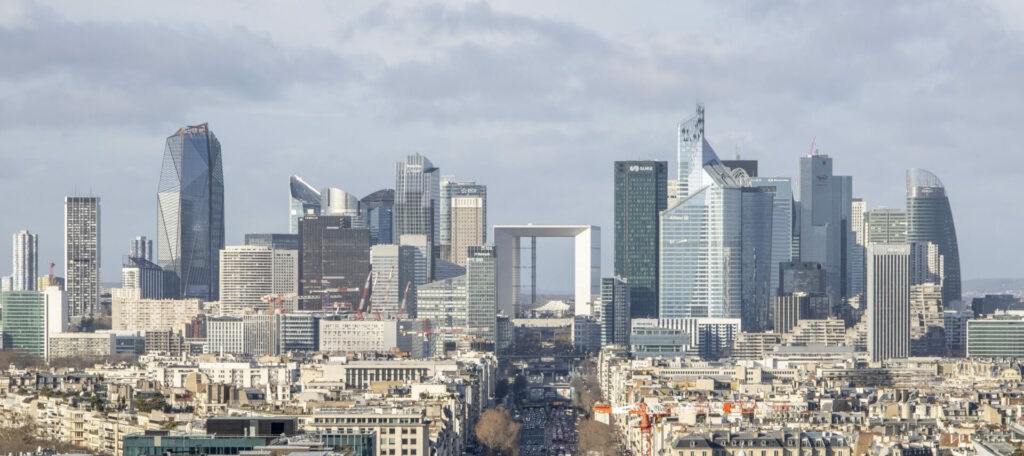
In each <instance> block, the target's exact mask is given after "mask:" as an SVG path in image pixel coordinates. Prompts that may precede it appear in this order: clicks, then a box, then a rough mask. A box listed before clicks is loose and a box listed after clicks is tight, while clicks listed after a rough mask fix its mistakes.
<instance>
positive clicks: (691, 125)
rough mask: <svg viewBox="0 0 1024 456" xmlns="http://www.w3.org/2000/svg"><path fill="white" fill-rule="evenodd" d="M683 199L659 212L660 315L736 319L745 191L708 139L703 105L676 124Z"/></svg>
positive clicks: (739, 306)
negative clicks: (743, 193) (685, 119)
mask: <svg viewBox="0 0 1024 456" xmlns="http://www.w3.org/2000/svg"><path fill="white" fill-rule="evenodd" d="M678 138H679V150H678V157H679V169H678V186H677V189H678V190H677V192H678V194H679V203H678V204H676V205H675V206H673V207H669V208H668V209H666V210H665V211H663V212H662V213H661V218H660V227H659V236H660V241H659V242H660V253H661V254H660V258H659V265H658V271H659V274H660V278H659V280H658V286H659V293H658V299H659V305H658V312H659V316H660V317H661V318H677V317H729V318H738V317H739V316H740V313H741V312H740V310H741V307H742V306H741V298H742V297H741V286H742V283H741V282H742V277H743V276H742V272H743V268H742V255H741V250H742V233H741V219H742V190H741V185H742V184H743V182H742V181H741V180H740V179H737V178H736V177H735V176H734V175H733V174H732V173H730V172H729V170H728V169H727V168H726V167H725V166H724V165H722V162H721V161H720V160H719V159H718V157H717V156H716V155H715V152H714V150H713V149H712V148H711V145H710V144H708V142H707V140H706V139H705V138H704V108H703V107H701V106H698V107H697V115H696V116H694V117H693V118H691V119H690V120H688V121H685V122H682V123H680V124H679V126H678Z"/></svg>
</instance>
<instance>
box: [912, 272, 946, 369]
mask: <svg viewBox="0 0 1024 456" xmlns="http://www.w3.org/2000/svg"><path fill="white" fill-rule="evenodd" d="M911 262H913V261H911ZM943 312H944V310H943V308H942V285H941V284H939V283H921V284H916V285H913V284H912V285H910V355H911V356H944V355H945V354H946V335H945V329H944V328H945V321H944V315H943Z"/></svg>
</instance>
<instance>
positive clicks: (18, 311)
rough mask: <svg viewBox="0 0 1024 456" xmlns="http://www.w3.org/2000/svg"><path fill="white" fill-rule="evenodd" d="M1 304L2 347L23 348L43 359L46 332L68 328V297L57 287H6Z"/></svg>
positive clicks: (45, 348)
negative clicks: (16, 289)
mask: <svg viewBox="0 0 1024 456" xmlns="http://www.w3.org/2000/svg"><path fill="white" fill-rule="evenodd" d="M0 303H2V304H3V309H2V316H3V348H4V349H5V350H10V349H17V350H22V351H25V352H28V353H31V354H34V355H37V356H41V357H43V358H44V359H46V358H47V357H48V356H49V336H50V335H51V334H58V333H62V332H65V331H67V329H68V307H67V299H66V296H65V295H64V293H63V292H62V291H60V290H59V289H57V287H50V288H47V289H46V290H45V291H43V292H40V291H8V292H4V293H3V294H0Z"/></svg>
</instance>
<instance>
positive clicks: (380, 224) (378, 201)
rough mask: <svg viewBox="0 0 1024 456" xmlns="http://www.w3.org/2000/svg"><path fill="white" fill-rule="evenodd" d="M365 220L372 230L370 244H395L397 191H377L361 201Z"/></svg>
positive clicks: (361, 209)
mask: <svg viewBox="0 0 1024 456" xmlns="http://www.w3.org/2000/svg"><path fill="white" fill-rule="evenodd" d="M359 208H360V211H362V215H363V219H364V220H366V225H367V226H368V227H369V228H370V244H371V245H377V244H395V243H396V242H395V233H394V229H393V226H394V215H393V214H394V210H395V191H394V190H392V189H390V188H386V189H384V190H377V191H375V192H373V193H371V194H369V195H366V196H365V197H363V199H362V200H360V201H359Z"/></svg>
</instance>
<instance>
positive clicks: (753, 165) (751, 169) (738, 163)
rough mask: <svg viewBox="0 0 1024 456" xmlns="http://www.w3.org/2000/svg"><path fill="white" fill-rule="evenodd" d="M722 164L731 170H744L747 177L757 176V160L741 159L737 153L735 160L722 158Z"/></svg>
mask: <svg viewBox="0 0 1024 456" xmlns="http://www.w3.org/2000/svg"><path fill="white" fill-rule="evenodd" d="M722 164H723V165H725V167H726V168H729V169H730V170H736V169H741V170H743V172H744V173H746V174H747V177H757V160H740V158H739V156H738V155H737V156H736V158H734V159H733V160H722Z"/></svg>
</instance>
